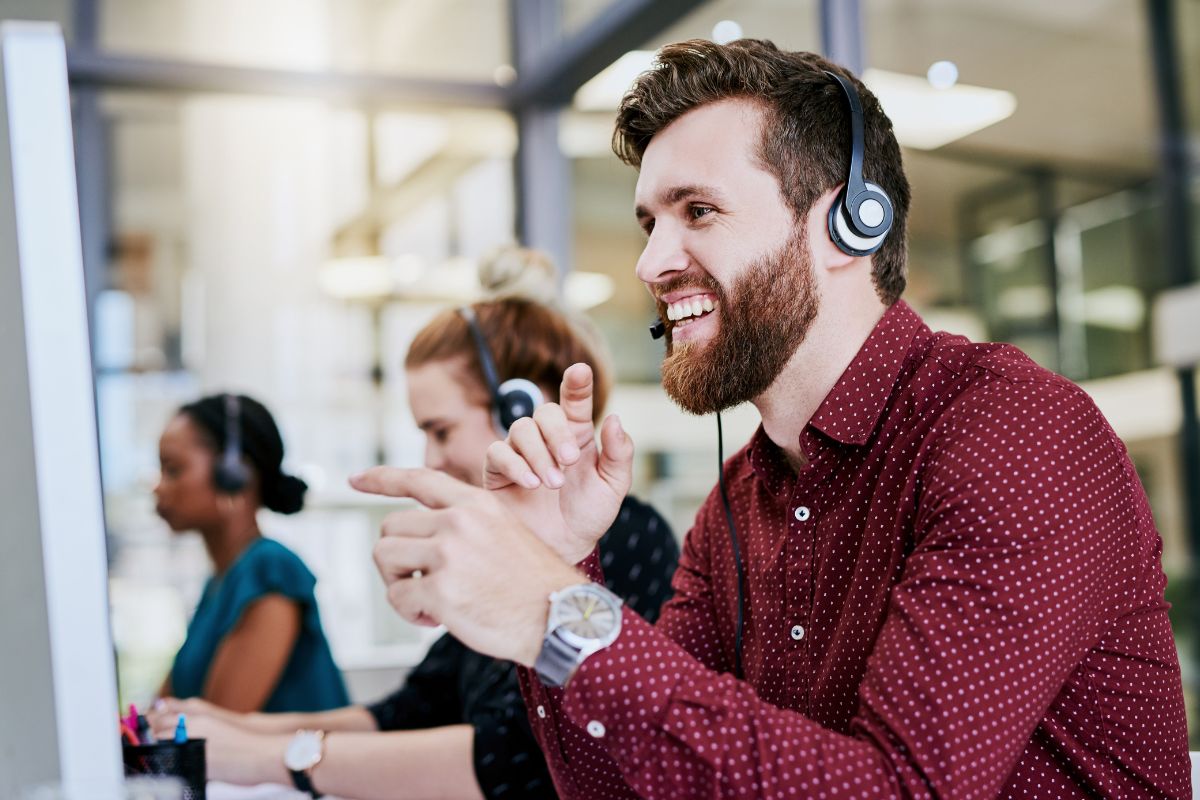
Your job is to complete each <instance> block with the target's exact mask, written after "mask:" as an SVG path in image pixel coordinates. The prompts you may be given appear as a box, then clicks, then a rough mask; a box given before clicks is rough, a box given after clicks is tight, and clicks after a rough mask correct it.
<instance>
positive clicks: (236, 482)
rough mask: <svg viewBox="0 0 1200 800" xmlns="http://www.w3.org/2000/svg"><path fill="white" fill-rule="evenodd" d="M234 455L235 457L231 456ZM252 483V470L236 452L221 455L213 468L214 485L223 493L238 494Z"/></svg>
mask: <svg viewBox="0 0 1200 800" xmlns="http://www.w3.org/2000/svg"><path fill="white" fill-rule="evenodd" d="M230 455H233V456H234V457H233V458H230V457H229V456H230ZM249 483H250V470H248V469H246V465H245V464H243V463H242V462H241V460H239V459H238V458H237V456H236V455H235V454H230V453H226V454H223V455H222V456H221V460H220V461H219V462H217V465H216V467H215V468H214V469H213V485H214V486H216V487H217V491H219V492H221V493H222V494H237V493H238V492H240V491H242V490H243V489H245V488H246V486H247V484H249Z"/></svg>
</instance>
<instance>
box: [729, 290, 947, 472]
mask: <svg viewBox="0 0 1200 800" xmlns="http://www.w3.org/2000/svg"><path fill="white" fill-rule="evenodd" d="M929 334H930V331H929V328H928V327H926V325H925V323H924V321H923V320H922V319H921V317H920V316H919V315H918V314H917V312H915V311H913V310H912V307H911V306H909V305H908V303H905V302H904V301H903V300H898V301H896V302H895V303H893V304H892V306H891V307H890V308H888V310H887V311H885V312H884V314H883V316H882V317H881V318H880V320H879V322H877V323H876V324H875V328H874V329H873V330H872V331H871V335H870V336H868V337H867V340H866V341H865V342H863V346H862V347H861V348H859V351H858V354H857V355H856V356H855V357H854V359H853V360H852V361H851V362H850V365H849V366H848V367H846V370H845V372H843V373H842V376H841V377H840V378H839V379H838V382H837V383H836V384H834V387H833V389H831V390H830V391H829V394H827V395H825V399H824V400H823V401H821V405H820V406H818V407H817V412H816V413H815V414H813V417H812V419H811V420H809V423H808V426H807V428H806V434H807V430H808V428H813V429H816V430H818V431H820V432H821V433H823V434H825V436H827V437H829V438H830V439H833V440H834V441H836V442H840V443H842V444H848V445H863V444H866V443H867V440H869V439H870V438H871V434H872V433H873V432H874V430H875V427H876V426H877V425H878V424H879V418H880V416H882V415H883V410H884V408H885V407H886V406H887V402H888V400H889V399H890V398H891V396H892V392H893V391H894V390H895V385H896V379H897V377H899V375H900V370H901V369H902V368H903V366H904V362H905V359H906V358H907V356H908V353H909V351H910V350H911V349H912V346H913V340H914V339H916V338H917V337H918V335H921V338H924V336H925V335H929ZM806 438H807V439H810V440H811V439H812V435H811V434H807V436H806V435H801V437H800V445H801V447H802V448H803V449H804V450H805V452H806V453H809V450H810V448H809V447H805V440H806ZM810 443H811V442H810ZM746 455H747V456H748V457H749V460H750V465H751V467H752V468H753V469H754V471H755V473H756V474H757V475H758V476H759V478H761V479H762V480H764V481H765V482H766V483H767V488H768V489H769V490H770V491H771V492H772V493H773V494H778V493H779V492H780V491H781V490H782V489H783V487H784V485H785V481H786V479H787V477H790V475H791V470H790V468H788V466H787V462H786V459H784V457H783V453H782V452H781V451H780V450H779V448H778V447H776V446H775V443H774V442H772V441H771V439H770V437H768V436H767V433H766V431H765V430H763V427H762V425H759V426H758V430H757V431H755V433H754V437H753V438H752V439H751V440H750V446H749V447H748V448H747V451H746ZM810 455H811V453H810Z"/></svg>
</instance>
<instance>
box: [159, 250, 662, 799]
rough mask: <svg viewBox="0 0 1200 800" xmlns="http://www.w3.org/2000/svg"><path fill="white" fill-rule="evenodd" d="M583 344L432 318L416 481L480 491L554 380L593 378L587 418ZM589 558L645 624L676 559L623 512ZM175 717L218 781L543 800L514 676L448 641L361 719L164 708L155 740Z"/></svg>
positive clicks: (534, 315)
mask: <svg viewBox="0 0 1200 800" xmlns="http://www.w3.org/2000/svg"><path fill="white" fill-rule="evenodd" d="M547 266H548V262H545V261H544V259H542V258H541V257H539V256H538V255H537V254H535V253H531V252H529V251H523V250H519V249H512V250H508V251H505V252H502V253H500V254H499V255H498V256H496V257H495V258H493V259H491V260H490V261H488V262H487V263H486V264H485V266H484V269H483V270H482V271H481V272H482V274H481V280H482V281H483V283H484V285H485V287H489V288H491V289H492V290H493V292H494V293H495V292H499V293H504V292H505V291H512V287H513V286H514V285H518V286H519V285H522V284H523V285H525V286H529V285H537V286H546V285H551V286H552V285H553V282H552V275H551V276H550V277H551V280H549V281H548V280H546V276H544V275H533V276H531V272H536V271H539V270H545V269H546V268H547ZM550 269H551V270H552V267H551V268H550ZM524 291H525V292H528V291H529V289H528V288H526V289H525V290H524ZM593 341H594V340H593V339H592V337H591V336H590V335H589V334H588V333H585V332H584V331H582V330H581V329H580V328H579V327H578V325H577V324H575V323H572V322H570V321H568V319H567V318H566V317H565V316H564V315H562V314H560V313H558V312H556V311H554V310H552V309H551V308H549V307H548V306H547V305H544V304H542V303H539V302H535V301H533V300H530V299H525V298H521V297H512V296H508V297H502V298H500V299H496V300H491V301H487V302H482V303H475V304H474V305H472V306H469V307H466V308H462V309H456V310H448V311H446V312H444V313H442V314H440V315H439V316H437V317H436V318H434V319H433V320H432V321H431V322H430V323H429V324H428V325H426V326H425V328H423V329H422V330H421V331H420V332H419V333H418V334H417V336H416V338H415V339H414V341H413V343H412V345H411V347H410V348H409V350H408V354H407V357H406V359H405V371H406V377H407V384H408V397H409V404H410V408H411V410H412V414H413V417H414V419H415V421H416V423H417V425H418V426H419V427H420V428H421V430H422V431H424V432H425V436H426V442H425V464H426V466H428V467H431V468H433V469H438V470H441V471H443V472H446V473H447V474H450V475H452V476H454V477H456V478H459V479H460V480H463V481H466V482H469V483H472V484H476V485H478V484H480V483H481V482H482V475H483V463H484V458H485V454H486V451H487V448H488V446H489V445H490V444H491V443H492V442H494V441H497V440H498V439H500V438H501V437H502V436H503V435H504V433H505V430H506V428H507V425H509V424H511V423H512V422H513V421H514V419H515V418H519V417H520V416H528V415H529V414H530V413H532V411H533V407H534V406H536V405H537V404H539V403H540V402H541V401H542V398H543V397H545V398H548V399H551V400H554V399H556V398H557V395H558V386H559V383H560V381H561V377H562V373H563V371H564V370H565V369H566V368H567V367H568V366H570V365H571V364H573V363H576V362H580V361H582V362H585V363H587V364H589V365H590V366H591V367H592V370H593V373H594V374H595V375H596V385H597V392H596V400H597V402H596V414H597V418H599V415H601V414H602V413H603V407H604V399H605V396H606V393H607V389H608V384H607V378H606V372H605V370H604V369H603V368H602V363H601V362H600V360H599V359H598V358H597V356H596V350H595V345H594V344H593ZM600 552H601V557H602V559H603V561H604V564H605V575H606V578H607V579H608V582H609V583H608V585H609V588H610V589H611V590H612V591H613V592H615V593H616V594H617V595H619V596H621V597H623V598H624V600H625V602H626V603H628V604H629V605H630V607H632V608H633V609H634V610H635V611H637V612H638V613H639V614H642V615H643V616H645V617H646V618H648V619H655V618H656V617H657V616H658V609H659V606H660V605H661V604H662V603H663V602H664V601H665V600H666V599H667V597H668V596H669V593H670V578H671V574H672V572H674V569H675V563H676V561H677V559H678V554H679V548H678V545H677V544H676V542H675V539H674V537H673V535H672V534H671V531H670V529H669V527H668V525H667V523H666V522H665V521H664V520H663V519H662V517H660V516H659V515H658V514H657V513H656V512H655V511H654V510H653V509H652V508H650V507H649V506H647V505H645V504H643V503H640V502H638V501H637V500H635V499H633V498H627V499H626V500H625V503H624V505H623V507H622V510H621V513H620V516H619V517H618V519H617V522H616V523H615V524H614V525H613V528H612V529H611V530H610V531H609V532H608V534H607V535H606V536H605V538H604V539H603V540H601V542H600ZM513 579H514V580H520V576H513ZM178 711H184V712H187V713H188V714H189V715H190V716H189V726H192V727H193V728H194V729H195V730H196V731H198V733H197V734H196V735H202V736H205V737H206V738H207V739H208V756H207V758H208V772H209V776H210V777H211V778H214V779H217V780H223V781H227V782H232V783H245V784H257V783H272V782H273V783H285V784H286V783H289V782H290V783H294V784H295V785H296V786H297V787H299V788H301V789H303V790H307V791H310V792H312V793H314V794H315V793H317V792H320V793H326V794H331V795H336V796H339V797H353V798H358V799H359V800H383V799H384V798H405V797H445V798H472V800H477V799H478V798H490V799H493V800H506V799H507V798H514V799H515V798H523V799H528V800H537V799H538V798H553V797H555V793H554V787H553V784H552V783H551V781H550V778H549V775H548V773H547V771H546V766H545V761H544V759H543V756H542V754H541V752H540V750H539V749H538V747H537V743H536V741H535V740H534V738H533V734H532V731H531V730H530V727H529V723H528V717H527V715H526V711H525V707H524V704H523V702H522V700H521V694H520V690H519V687H518V684H517V678H516V670H515V668H514V667H513V665H512V664H510V663H507V662H500V661H496V660H494V659H491V658H488V657H485V656H481V655H479V654H476V653H474V652H472V651H470V650H468V649H467V648H466V647H465V646H464V645H463V644H461V643H460V642H459V641H457V640H456V639H454V638H453V637H451V636H448V635H447V636H443V637H442V638H441V639H439V640H438V641H437V642H435V643H434V645H433V646H432V648H431V649H430V651H429V654H428V655H427V656H426V657H425V659H424V660H423V661H422V662H421V663H420V664H419V665H417V667H415V668H414V670H413V671H412V672H411V673H410V674H409V676H408V678H407V680H406V681H405V683H404V685H403V686H401V687H400V688H399V689H398V690H397V691H396V692H394V693H393V694H391V695H389V696H388V697H386V698H384V699H382V700H380V701H379V702H377V703H374V704H371V705H368V706H349V707H346V708H342V709H338V710H335V711H328V712H325V713H321V714H250V715H235V714H228V713H223V712H220V711H217V710H214V709H212V708H211V706H208V705H207V704H202V703H196V702H187V703H169V704H168V706H167V708H166V711H165V713H159V714H157V715H156V716H155V724H156V728H158V730H160V731H161V732H163V733H167V732H169V729H170V726H171V725H172V724H173V716H172V715H173V714H174V713H176V712H178Z"/></svg>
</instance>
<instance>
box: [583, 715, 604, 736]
mask: <svg viewBox="0 0 1200 800" xmlns="http://www.w3.org/2000/svg"><path fill="white" fill-rule="evenodd" d="M587 732H588V733H590V734H591V735H592V736H594V737H596V738H597V739H599V738H600V737H601V736H603V735H604V723H603V722H601V721H600V720H597V719H594V720H592V721H591V722H589V723H588V724H587Z"/></svg>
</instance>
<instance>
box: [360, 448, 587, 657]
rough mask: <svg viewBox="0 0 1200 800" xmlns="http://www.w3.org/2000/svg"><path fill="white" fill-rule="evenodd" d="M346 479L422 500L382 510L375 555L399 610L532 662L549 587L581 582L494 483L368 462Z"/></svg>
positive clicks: (474, 644) (475, 646)
mask: <svg viewBox="0 0 1200 800" xmlns="http://www.w3.org/2000/svg"><path fill="white" fill-rule="evenodd" d="M350 485H351V486H353V487H354V488H355V489H358V490H359V491H361V492H370V493H372V494H380V495H385V496H387V497H408V498H412V499H413V500H416V501H417V502H418V503H421V504H422V505H424V506H426V508H424V509H405V510H402V511H394V512H392V513H391V514H388V516H387V517H385V518H384V521H383V526H382V528H381V531H380V533H381V536H380V539H379V542H378V543H377V544H376V545H375V564H376V566H377V567H378V568H379V574H380V575H381V576H383V581H384V583H385V584H387V587H388V602H390V603H391V604H392V607H393V608H395V609H396V611H398V612H399V613H400V615H401V616H402V617H404V618H405V619H407V620H409V621H410V622H415V623H417V624H421V625H436V624H442V625H445V626H446V627H447V628H449V629H450V632H451V633H452V634H454V636H455V637H457V638H458V639H459V640H460V641H462V642H463V644H465V645H467V647H470V648H471V649H472V650H476V651H478V652H481V653H484V654H486V655H490V656H493V657H495V658H502V659H507V660H509V661H516V662H517V663H520V664H524V665H526V666H531V665H532V664H533V662H534V660H536V658H537V655H538V653H539V652H540V651H541V647H542V637H543V635H544V634H545V630H546V616H547V612H548V610H549V602H548V599H549V596H550V594H551V593H552V592H555V591H558V590H559V589H562V588H564V587H567V586H571V585H573V584H578V583H586V582H587V579H586V578H584V577H583V576H582V575H580V574H579V573H578V572H576V571H575V570H574V569H572V568H571V567H570V566H568V565H566V564H564V563H563V562H562V560H561V559H560V558H559V557H558V555H556V554H555V552H554V551H553V550H551V549H550V548H549V547H547V546H546V545H545V544H543V543H542V542H541V541H540V540H539V539H538V537H536V536H534V535H533V534H532V533H530V531H529V529H528V528H527V527H526V526H525V525H524V524H523V523H522V521H521V520H520V519H519V518H518V517H517V516H516V515H515V514H514V513H513V512H512V511H510V510H509V509H508V508H507V507H506V506H505V505H504V504H503V503H502V502H501V500H500V499H499V498H498V497H497V496H496V494H495V493H494V492H488V491H486V490H484V489H480V488H477V487H475V486H471V485H469V484H466V483H463V482H461V481H458V480H456V479H454V478H451V477H450V476H449V475H446V474H445V473H441V472H435V471H433V470H428V469H396V468H392V467H375V468H374V469H369V470H367V471H366V472H364V473H362V474H360V475H356V476H354V477H353V478H351V479H350Z"/></svg>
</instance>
